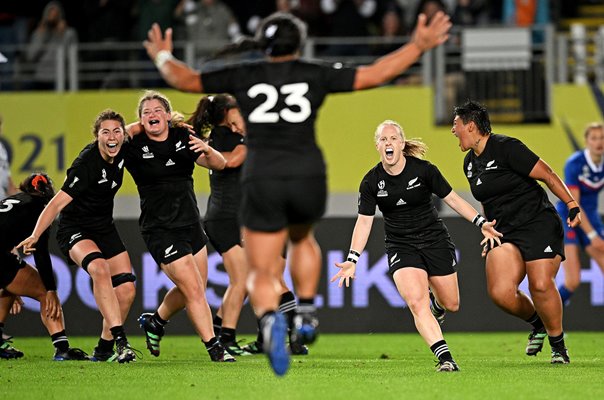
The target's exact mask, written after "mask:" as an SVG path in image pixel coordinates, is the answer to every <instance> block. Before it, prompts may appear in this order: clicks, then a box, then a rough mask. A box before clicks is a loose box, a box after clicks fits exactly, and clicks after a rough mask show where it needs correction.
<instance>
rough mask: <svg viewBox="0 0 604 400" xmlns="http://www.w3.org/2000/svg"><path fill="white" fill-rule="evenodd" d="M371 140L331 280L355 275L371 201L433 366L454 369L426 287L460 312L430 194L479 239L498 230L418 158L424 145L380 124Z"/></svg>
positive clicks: (450, 250) (451, 254)
mask: <svg viewBox="0 0 604 400" xmlns="http://www.w3.org/2000/svg"><path fill="white" fill-rule="evenodd" d="M375 145H376V148H377V151H378V153H379V154H380V158H381V161H380V163H378V164H377V165H376V166H375V167H373V168H372V169H371V170H370V171H369V172H368V173H367V174H366V175H365V177H364V178H363V180H362V182H361V185H360V189H359V192H360V193H359V215H358V217H357V222H356V225H355V227H354V231H353V234H352V240H351V243H350V251H349V253H348V257H347V260H346V261H344V262H341V263H336V266H337V267H338V268H340V271H338V273H337V274H336V275H335V276H334V277H333V278H332V279H331V281H332V282H334V281H336V280H339V283H338V284H339V286H340V287H341V286H342V284H346V286H347V287H348V286H349V284H350V279H352V278H354V273H355V270H356V263H357V261H358V259H359V257H360V255H361V253H362V252H363V249H364V248H365V245H366V244H367V239H368V238H369V234H370V233H371V226H372V224H373V217H374V215H375V208H376V206H377V207H378V208H379V209H380V211H381V212H382V214H383V215H384V230H385V233H386V235H385V236H386V239H385V243H386V253H387V254H388V266H389V272H390V274H391V275H392V278H393V279H394V283H395V284H396V287H397V289H398V291H399V293H400V295H401V296H402V298H403V299H404V300H405V302H406V303H407V305H408V306H409V309H410V310H411V313H412V314H413V318H414V320H415V326H416V328H417V330H418V332H419V334H420V335H421V336H422V338H423V339H424V341H425V342H426V343H427V344H428V346H430V350H432V352H433V353H434V355H435V356H436V357H437V358H438V366H437V370H438V371H458V370H459V368H458V366H457V364H456V363H455V361H454V360H453V357H452V356H451V352H450V351H449V347H448V345H447V342H445V340H444V338H443V334H442V331H441V329H440V325H439V321H437V319H436V318H435V315H433V314H434V311H432V312H431V304H430V303H431V301H430V295H429V291H428V288H430V289H431V291H432V293H433V294H434V297H435V300H434V301H433V306H432V307H434V306H436V308H438V309H439V310H440V311H441V314H442V315H443V316H444V310H449V311H457V310H458V309H459V287H458V284H457V272H456V270H457V268H456V265H457V258H456V256H455V245H454V244H453V242H452V241H451V238H450V236H449V232H448V231H447V227H446V226H445V224H444V223H443V221H442V219H440V218H439V217H438V212H437V211H436V207H435V206H434V202H433V200H432V194H433V193H434V194H435V195H437V196H438V197H440V198H441V199H443V200H444V202H445V203H446V204H447V205H448V206H449V207H451V208H452V209H453V210H454V211H455V212H457V213H458V214H459V215H461V216H462V217H464V218H465V219H467V220H468V221H472V222H474V223H475V224H477V225H478V226H480V228H481V231H482V234H483V235H484V240H483V242H487V241H490V242H497V243H498V242H499V240H500V239H499V238H500V236H501V234H500V233H499V232H497V231H496V230H495V229H494V228H493V225H494V223H495V221H493V222H486V220H485V219H484V218H481V217H479V214H478V212H477V211H476V210H475V209H474V207H472V206H471V205H470V204H469V203H468V202H466V201H465V200H463V199H462V198H461V197H460V196H459V195H458V194H457V193H455V192H454V191H453V190H452V188H451V186H450V185H449V183H448V182H447V181H446V179H445V178H444V177H443V176H442V174H441V173H440V171H439V170H438V168H436V166H434V165H433V164H431V163H429V162H428V161H424V160H422V159H421V157H423V156H424V154H425V153H426V150H427V147H426V145H425V144H424V143H423V142H421V141H418V140H406V139H405V134H404V132H403V129H402V128H401V126H400V125H399V124H398V123H396V122H394V121H389V120H388V121H384V122H383V123H381V124H380V125H379V126H378V127H377V129H376V131H375Z"/></svg>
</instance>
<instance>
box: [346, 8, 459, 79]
mask: <svg viewBox="0 0 604 400" xmlns="http://www.w3.org/2000/svg"><path fill="white" fill-rule="evenodd" d="M450 28H451V21H450V20H449V16H448V15H446V14H444V13H443V12H441V11H439V12H438V13H437V14H436V15H434V17H432V20H431V21H430V24H427V19H426V16H425V15H424V14H420V15H419V17H418V18H417V27H416V28H415V32H414V33H413V37H412V39H411V42H409V43H407V44H406V45H404V46H403V47H401V48H400V49H398V50H395V51H393V52H392V53H390V54H387V55H385V56H384V57H381V58H380V59H378V60H377V61H375V62H374V63H373V64H371V65H367V66H362V67H359V68H357V73H356V75H355V78H354V90H362V89H369V88H372V87H376V86H379V85H381V84H384V83H386V82H388V81H390V80H392V79H394V78H395V77H397V76H398V75H400V74H401V73H403V72H404V71H405V70H407V68H409V67H410V66H411V65H413V63H415V62H416V61H417V60H418V59H419V58H420V56H421V55H422V53H423V52H424V51H426V50H430V49H432V48H434V47H436V46H439V45H441V44H443V43H444V42H446V41H447V39H448V38H449V34H448V32H449V29H450Z"/></svg>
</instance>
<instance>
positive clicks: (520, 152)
mask: <svg viewBox="0 0 604 400" xmlns="http://www.w3.org/2000/svg"><path fill="white" fill-rule="evenodd" d="M504 151H505V159H506V160H507V163H508V165H509V167H510V169H511V170H512V171H515V172H517V173H518V174H520V175H522V176H529V174H530V173H531V171H532V170H533V167H535V164H537V161H539V156H538V155H537V154H535V153H534V152H533V151H532V150H531V149H529V148H528V147H527V146H526V145H525V144H524V143H522V142H521V141H520V140H518V139H516V138H508V140H506V141H505V146H504Z"/></svg>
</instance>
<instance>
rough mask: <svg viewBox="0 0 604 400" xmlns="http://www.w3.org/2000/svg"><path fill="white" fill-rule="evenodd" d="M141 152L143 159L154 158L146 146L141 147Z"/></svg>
mask: <svg viewBox="0 0 604 400" xmlns="http://www.w3.org/2000/svg"><path fill="white" fill-rule="evenodd" d="M142 150H143V158H153V157H154V155H153V153H149V147H148V146H143V148H142Z"/></svg>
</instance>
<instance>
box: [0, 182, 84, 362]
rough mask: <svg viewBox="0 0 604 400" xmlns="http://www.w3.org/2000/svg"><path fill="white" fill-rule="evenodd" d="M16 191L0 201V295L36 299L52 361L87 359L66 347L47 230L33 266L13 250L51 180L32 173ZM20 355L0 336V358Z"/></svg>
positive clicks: (1, 316)
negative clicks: (52, 347) (52, 351)
mask: <svg viewBox="0 0 604 400" xmlns="http://www.w3.org/2000/svg"><path fill="white" fill-rule="evenodd" d="M19 190H21V193H17V194H14V195H12V196H9V197H7V198H5V199H3V200H2V201H0V227H1V228H0V243H2V251H1V252H0V258H1V259H2V260H1V262H0V297H4V296H8V297H11V298H12V297H14V296H26V297H31V298H32V299H36V300H38V301H39V302H40V317H41V319H42V323H43V324H44V326H45V327H46V329H47V330H48V333H49V334H50V338H51V340H52V344H53V345H54V347H55V354H54V357H53V359H54V360H55V361H67V360H78V361H86V360H90V357H88V355H87V354H86V353H84V352H83V351H82V350H80V349H78V348H71V347H69V340H68V339H67V335H66V334H65V322H64V318H63V310H62V309H61V302H60V300H59V297H58V295H57V283H56V281H55V277H54V274H53V271H52V263H51V260H50V253H49V251H48V239H49V231H48V230H44V232H42V233H41V236H40V238H39V240H38V246H37V247H38V250H37V251H36V252H35V253H34V260H35V262H36V268H33V267H32V266H31V265H29V264H27V263H26V262H25V261H23V260H22V259H21V258H20V257H19V256H17V255H16V254H15V251H14V248H15V246H16V245H17V244H18V243H19V241H20V240H21V239H22V238H24V237H25V236H26V235H28V234H29V233H30V232H31V231H32V229H33V228H34V225H35V224H36V221H37V220H38V216H39V215H40V213H41V212H42V210H43V209H44V207H45V206H46V204H48V202H49V201H50V199H51V198H52V197H53V196H54V194H55V191H54V188H53V186H52V181H51V180H50V178H49V177H48V175H46V174H43V173H35V174H32V175H30V176H29V177H28V178H26V179H25V180H24V181H23V182H22V183H21V185H19ZM10 306H11V302H8V303H3V305H2V307H3V308H2V309H1V310H0V334H1V333H2V326H3V325H4V320H5V318H6V316H7V315H8V312H9V310H10ZM20 357H23V352H21V351H19V350H17V349H15V348H14V347H12V345H11V342H10V341H8V340H5V339H3V338H0V358H4V359H11V358H20Z"/></svg>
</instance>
